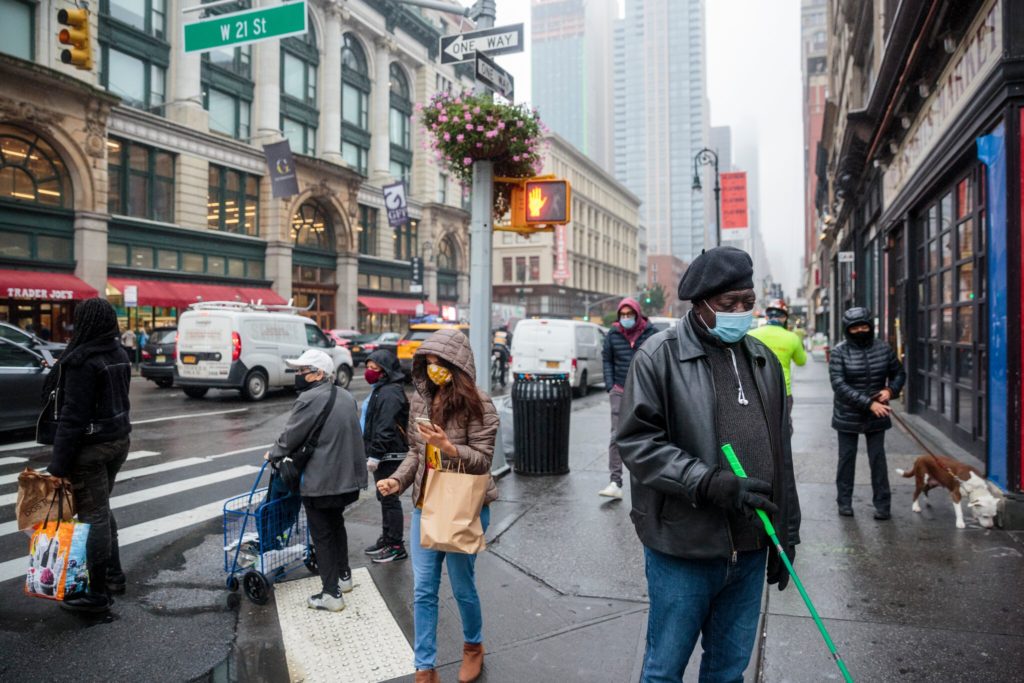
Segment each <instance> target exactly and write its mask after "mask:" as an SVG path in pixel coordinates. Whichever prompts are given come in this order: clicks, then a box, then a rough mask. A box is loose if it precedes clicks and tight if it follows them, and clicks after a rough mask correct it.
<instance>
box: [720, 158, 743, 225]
mask: <svg viewBox="0 0 1024 683" xmlns="http://www.w3.org/2000/svg"><path fill="white" fill-rule="evenodd" d="M719 177H720V179H721V184H722V236H723V239H730V238H733V239H734V238H737V237H741V236H742V235H741V233H739V232H728V233H727V232H726V231H739V230H748V229H749V228H750V222H749V221H748V220H747V172H746V171H736V172H734V173H723V174H721V176H719ZM726 235H729V237H727V236H726Z"/></svg>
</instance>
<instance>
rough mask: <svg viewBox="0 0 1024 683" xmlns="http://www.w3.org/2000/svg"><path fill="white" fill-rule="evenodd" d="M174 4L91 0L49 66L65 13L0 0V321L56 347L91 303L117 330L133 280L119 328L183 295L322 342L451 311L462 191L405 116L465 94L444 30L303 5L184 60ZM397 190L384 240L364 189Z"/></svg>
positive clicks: (169, 310)
mask: <svg viewBox="0 0 1024 683" xmlns="http://www.w3.org/2000/svg"><path fill="white" fill-rule="evenodd" d="M193 4H195V3H192V2H189V3H185V2H182V1H181V0H100V1H99V2H97V3H95V4H94V5H93V6H92V10H93V14H92V15H91V18H90V30H91V34H92V52H93V60H94V68H93V69H92V70H91V71H80V70H76V69H75V68H73V67H71V66H68V65H64V64H62V63H60V58H59V54H60V48H61V47H62V46H60V45H59V43H58V41H57V30H56V29H57V28H58V24H57V22H56V16H57V12H58V10H60V9H71V8H73V7H74V5H73V4H72V3H69V2H62V1H44V2H39V3H35V2H28V1H23V0H5V2H4V3H3V7H4V23H5V26H4V30H3V35H4V36H5V38H4V40H3V41H0V319H2V320H8V321H10V322H12V323H15V324H18V325H20V326H21V327H25V326H27V325H29V324H32V325H33V326H35V327H36V328H37V329H38V328H40V327H45V328H47V329H49V330H51V332H52V334H53V338H54V339H62V338H65V337H66V336H68V333H69V330H68V327H67V324H68V323H69V322H70V320H71V316H72V314H73V309H74V305H75V301H77V300H81V299H83V298H87V297H89V296H95V295H96V294H97V293H98V294H99V295H101V296H107V297H108V298H109V299H110V300H111V302H112V303H114V304H115V306H116V307H118V309H119V312H120V314H121V316H122V321H123V322H127V321H128V315H129V312H128V311H127V310H126V309H125V307H124V304H125V301H124V294H125V291H126V288H128V287H132V286H134V287H135V288H136V291H137V292H138V307H137V308H135V309H134V310H133V311H131V322H132V324H133V326H134V325H135V324H136V321H138V324H140V325H141V324H148V325H156V324H160V323H173V322H174V321H175V320H176V317H177V315H179V314H180V313H181V311H182V310H184V308H185V307H187V306H188V304H189V303H191V302H195V301H199V300H206V301H209V300H215V299H216V300H225V299H226V300H250V299H262V300H263V301H265V302H275V303H279V302H284V301H287V300H289V299H294V301H295V304H296V305H298V306H302V307H306V306H309V313H308V315H309V316H310V317H312V318H314V319H315V320H316V321H317V322H318V323H319V324H320V325H321V326H322V327H324V328H359V329H361V330H364V331H379V330H388V329H393V330H397V331H400V330H401V329H403V327H404V326H405V325H406V324H407V321H408V318H409V316H410V315H413V314H415V312H416V307H417V304H420V303H422V304H423V305H424V308H425V310H426V311H427V312H428V313H429V312H435V311H437V310H438V309H439V305H450V306H453V307H454V306H457V305H459V304H465V303H466V302H467V301H468V272H469V263H468V253H469V252H468V224H469V213H468V211H466V210H465V208H464V207H465V206H466V197H465V194H464V192H463V189H462V187H461V186H460V185H459V184H458V183H456V182H454V181H453V180H450V179H449V178H448V177H447V175H446V174H445V172H444V170H443V169H440V168H439V167H437V166H436V165H435V164H434V162H433V159H432V158H430V157H429V156H428V155H427V154H426V153H424V152H423V151H422V149H423V148H422V147H421V144H422V143H423V140H422V132H421V130H420V126H419V124H418V123H417V122H416V112H415V104H416V103H417V102H426V101H427V100H428V99H429V98H430V97H431V96H432V95H433V94H434V93H435V92H436V91H438V90H445V89H461V88H464V87H468V86H469V84H470V81H469V80H468V78H469V76H468V75H467V74H468V71H467V70H465V69H459V70H456V69H453V68H452V67H450V66H446V67H442V66H441V65H440V63H439V58H438V54H437V46H438V40H439V38H440V36H441V35H444V34H445V33H447V32H449V31H451V30H454V29H457V28H458V27H459V26H460V23H459V21H460V19H459V17H458V16H456V15H455V14H446V13H443V12H435V11H427V10H423V11H420V10H413V9H409V8H407V7H405V6H402V5H399V4H397V3H379V2H362V1H357V0H349V1H347V2H341V3H338V2H329V1H327V0H309V2H308V10H309V16H308V31H307V33H306V34H305V35H299V36H292V37H288V38H284V39H274V40H268V41H264V42H260V43H255V44H250V45H242V46H234V47H228V48H221V49H215V50H211V51H209V52H205V53H202V54H200V53H185V52H184V51H183V49H182V43H181V35H182V26H181V23H182V21H183V19H182V17H185V19H184V20H185V21H192V20H193V18H194V17H197V16H199V15H197V14H189V15H183V14H182V12H181V10H182V9H183V8H184V7H186V6H190V5H193ZM272 4H275V3H262V4H259V3H256V6H267V7H269V6H271V5H272ZM253 5H254V3H253V2H252V0H240V2H239V3H238V7H237V8H235V7H234V6H232V8H231V11H237V10H243V9H248V8H250V7H252V6H253ZM224 9H225V8H211V9H208V10H206V13H207V14H208V15H213V14H216V13H219V12H221V11H224ZM285 138H286V139H288V140H289V142H290V146H291V149H292V151H293V153H294V155H295V165H296V174H297V177H298V185H299V194H298V195H295V196H293V197H289V198H286V199H274V198H272V197H271V189H270V178H269V175H268V173H267V167H266V161H265V159H264V155H263V149H262V147H263V145H265V144H268V143H271V142H275V141H278V140H281V139H285ZM399 179H401V180H404V181H405V182H406V183H407V195H408V197H409V200H410V201H409V204H410V206H409V215H410V220H409V221H408V222H407V223H405V224H404V225H402V226H399V227H398V228H396V229H392V228H391V227H390V226H389V225H388V222H387V216H386V212H385V211H384V205H383V197H382V192H381V187H382V186H383V185H386V184H389V183H392V182H395V181H396V180H399ZM414 256H420V257H423V258H424V261H425V291H424V294H422V295H421V294H413V293H411V292H410V285H411V281H410V277H411V269H410V266H409V259H411V258H412V257H414Z"/></svg>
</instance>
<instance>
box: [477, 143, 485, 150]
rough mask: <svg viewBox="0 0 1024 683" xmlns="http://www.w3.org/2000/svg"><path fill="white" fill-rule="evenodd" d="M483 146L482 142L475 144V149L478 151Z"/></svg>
mask: <svg viewBox="0 0 1024 683" xmlns="http://www.w3.org/2000/svg"><path fill="white" fill-rule="evenodd" d="M483 146H484V143H482V142H478V143H476V148H477V149H480V148H482V147H483Z"/></svg>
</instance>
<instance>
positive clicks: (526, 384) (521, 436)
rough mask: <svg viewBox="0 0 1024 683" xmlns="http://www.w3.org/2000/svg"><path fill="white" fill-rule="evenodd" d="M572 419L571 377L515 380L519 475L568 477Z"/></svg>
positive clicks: (548, 376) (534, 377)
mask: <svg viewBox="0 0 1024 683" xmlns="http://www.w3.org/2000/svg"><path fill="white" fill-rule="evenodd" d="M571 416H572V387H571V386H570V385H569V377H568V375H521V374H517V375H516V376H515V382H514V383H513V384H512V422H513V425H514V443H515V460H514V464H513V469H514V470H515V472H516V473H517V474H529V475H533V474H536V475H544V474H568V472H569V420H570V417H571Z"/></svg>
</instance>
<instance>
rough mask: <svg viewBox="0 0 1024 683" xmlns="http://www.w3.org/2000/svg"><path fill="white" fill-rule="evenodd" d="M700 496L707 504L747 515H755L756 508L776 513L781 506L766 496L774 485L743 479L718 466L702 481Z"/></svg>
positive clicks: (757, 480) (758, 480)
mask: <svg viewBox="0 0 1024 683" xmlns="http://www.w3.org/2000/svg"><path fill="white" fill-rule="evenodd" d="M700 491H701V493H700V497H701V500H702V501H703V502H704V503H705V504H711V505H717V506H718V507H720V508H724V509H726V510H735V511H736V512H741V513H743V514H744V515H746V516H747V517H753V516H754V514H755V513H754V510H755V509H761V510H764V511H765V512H767V513H769V514H775V513H776V512H778V511H779V508H778V507H777V506H776V505H775V503H773V502H771V501H770V500H768V498H767V497H766V496H768V495H770V494H771V492H772V485H771V484H769V483H768V482H766V481H762V480H760V479H751V478H749V477H747V478H745V479H741V478H740V477H737V476H736V475H735V474H733V473H732V472H727V471H726V470H723V469H722V468H720V467H716V468H715V469H713V470H712V471H711V472H709V473H708V474H706V475H704V479H703V480H702V481H701V483H700Z"/></svg>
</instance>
